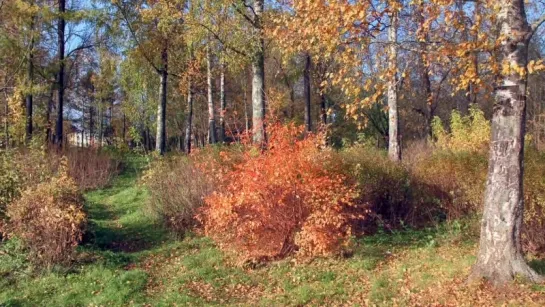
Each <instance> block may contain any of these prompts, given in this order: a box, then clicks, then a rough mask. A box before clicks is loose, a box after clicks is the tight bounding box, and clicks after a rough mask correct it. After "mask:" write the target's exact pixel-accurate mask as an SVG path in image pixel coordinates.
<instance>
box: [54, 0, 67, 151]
mask: <svg viewBox="0 0 545 307" xmlns="http://www.w3.org/2000/svg"><path fill="white" fill-rule="evenodd" d="M58 4H59V14H60V16H59V20H58V29H57V36H58V48H59V50H58V52H59V54H58V57H59V71H58V74H57V99H58V103H57V124H56V125H55V144H57V145H58V146H59V147H62V142H63V112H64V30H65V26H66V24H65V20H64V13H65V11H66V0H58Z"/></svg>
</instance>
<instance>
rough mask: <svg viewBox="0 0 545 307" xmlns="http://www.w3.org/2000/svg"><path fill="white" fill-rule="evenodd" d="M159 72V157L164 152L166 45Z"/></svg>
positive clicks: (166, 76)
mask: <svg viewBox="0 0 545 307" xmlns="http://www.w3.org/2000/svg"><path fill="white" fill-rule="evenodd" d="M161 62H162V63H161V64H162V67H161V70H160V71H159V76H160V79H161V86H160V91H159V96H160V99H159V105H158V107H157V136H156V140H155V141H156V143H155V151H156V152H157V153H158V154H159V155H164V154H165V150H166V109H167V85H168V83H167V78H168V45H167V44H166V43H165V45H164V47H163V50H162V52H161Z"/></svg>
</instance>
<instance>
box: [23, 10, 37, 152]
mask: <svg viewBox="0 0 545 307" xmlns="http://www.w3.org/2000/svg"><path fill="white" fill-rule="evenodd" d="M34 25H35V17H32V21H31V22H30V31H32V32H34ZM27 60H28V66H27V79H28V87H29V88H28V89H27V90H28V93H27V95H26V98H25V111H26V123H25V126H26V127H25V128H26V129H25V130H26V140H27V142H30V140H32V132H33V125H32V111H33V101H32V100H33V93H32V86H33V83H34V33H31V38H30V46H29V52H28V59H27Z"/></svg>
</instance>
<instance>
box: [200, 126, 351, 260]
mask: <svg viewBox="0 0 545 307" xmlns="http://www.w3.org/2000/svg"><path fill="white" fill-rule="evenodd" d="M270 131H272V133H271V135H270V138H269V143H268V146H269V148H268V150H266V151H263V152H260V151H259V150H257V149H255V148H254V149H251V148H249V149H248V150H247V151H245V152H244V154H243V159H242V160H243V161H242V162H241V163H238V164H236V165H234V167H233V168H232V169H229V170H228V171H226V172H220V174H222V175H221V176H220V180H218V189H217V190H216V191H215V192H214V193H213V194H212V195H210V196H208V197H206V198H205V202H206V206H205V207H204V210H203V212H202V214H201V216H200V218H201V220H202V221H203V222H204V227H205V231H206V233H207V234H208V235H210V236H211V237H213V238H215V239H216V241H217V242H218V243H219V244H220V245H221V246H223V247H225V248H227V249H229V250H232V251H236V252H237V254H238V255H239V256H240V258H241V259H272V258H278V257H283V256H286V255H289V254H293V253H295V252H298V253H299V254H304V255H312V256H316V255H331V254H334V253H338V252H339V251H341V250H342V247H343V246H345V245H346V244H347V243H348V239H349V236H350V235H351V225H350V219H351V218H352V217H353V215H352V214H351V213H350V212H351V208H353V206H354V201H355V200H356V198H357V195H358V194H357V192H356V190H355V185H354V184H352V183H351V180H350V179H349V178H347V177H346V176H343V175H341V174H338V173H335V172H333V171H330V169H333V168H334V167H332V166H331V164H332V163H335V161H334V160H333V159H332V157H333V156H332V154H331V153H330V152H329V151H327V150H320V149H319V148H318V147H319V144H318V143H319V140H321V138H320V137H316V136H310V137H307V138H305V139H300V136H301V135H302V130H301V129H299V128H295V127H293V126H289V127H280V126H275V127H273V128H272V129H270ZM225 158H226V159H229V157H225Z"/></svg>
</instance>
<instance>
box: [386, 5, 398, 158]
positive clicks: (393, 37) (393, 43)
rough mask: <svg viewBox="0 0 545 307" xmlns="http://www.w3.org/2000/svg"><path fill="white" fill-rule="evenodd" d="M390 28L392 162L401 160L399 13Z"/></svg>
mask: <svg viewBox="0 0 545 307" xmlns="http://www.w3.org/2000/svg"><path fill="white" fill-rule="evenodd" d="M390 18H391V20H390V23H391V24H390V28H389V29H388V42H389V44H390V46H389V65H388V66H389V67H388V68H389V72H390V80H389V81H388V127H389V129H388V131H389V143H388V157H389V158H390V160H392V161H400V160H401V146H400V137H399V116H398V113H397V27H398V13H397V12H392V13H391V15H390Z"/></svg>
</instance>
